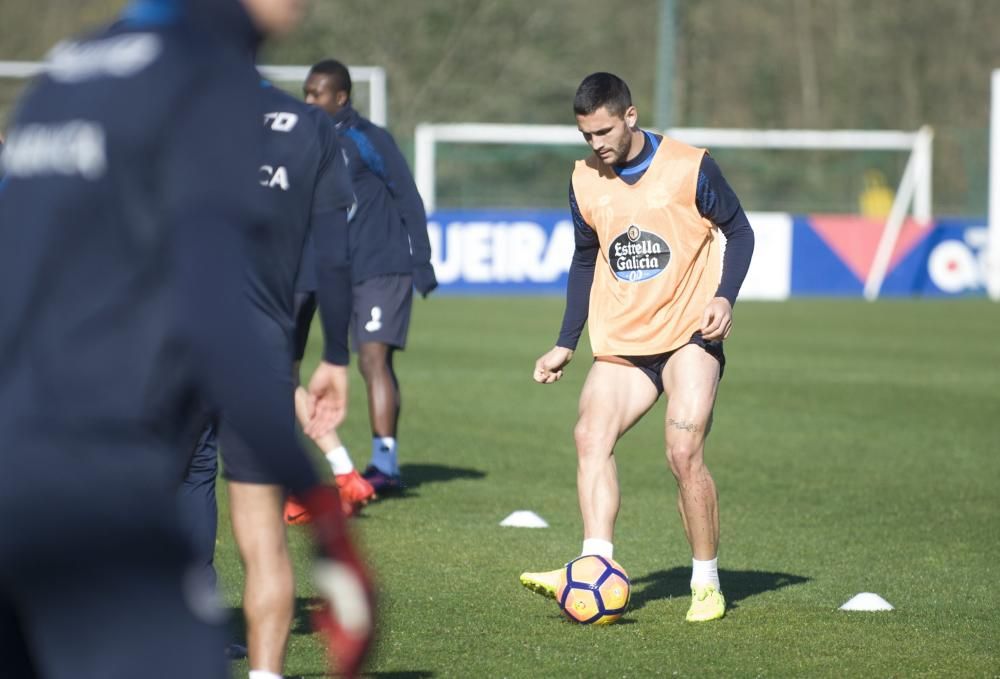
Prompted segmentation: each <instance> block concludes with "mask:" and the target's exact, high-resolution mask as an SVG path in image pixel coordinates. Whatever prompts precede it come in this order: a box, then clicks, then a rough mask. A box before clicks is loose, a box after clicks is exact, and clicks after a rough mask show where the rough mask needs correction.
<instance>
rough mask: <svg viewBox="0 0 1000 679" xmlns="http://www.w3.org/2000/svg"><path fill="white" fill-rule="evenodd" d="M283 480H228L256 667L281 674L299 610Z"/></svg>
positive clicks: (250, 650)
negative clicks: (267, 482) (284, 516)
mask: <svg viewBox="0 0 1000 679" xmlns="http://www.w3.org/2000/svg"><path fill="white" fill-rule="evenodd" d="M283 503H284V496H283V493H282V490H281V488H280V487H279V486H271V485H263V484H255V483H237V482H234V481H230V482H229V509H230V513H231V515H232V522H233V536H234V537H235V538H236V544H237V546H238V547H239V550H240V557H241V558H242V560H243V568H244V571H245V584H244V587H243V614H244V616H245V617H246V624H247V650H248V656H249V667H250V669H251V670H266V671H268V672H274V673H275V674H281V672H282V667H283V666H284V664H285V650H286V648H287V646H288V637H289V634H290V630H291V625H292V617H293V614H294V597H295V575H294V573H293V571H292V562H291V558H290V557H289V553H288V542H287V539H286V535H285V524H284V521H283V519H282V516H281V509H282V505H283Z"/></svg>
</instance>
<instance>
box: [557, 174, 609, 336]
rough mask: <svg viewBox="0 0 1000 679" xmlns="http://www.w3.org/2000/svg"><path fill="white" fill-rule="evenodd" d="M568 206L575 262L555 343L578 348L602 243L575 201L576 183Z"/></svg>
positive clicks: (570, 274) (570, 273)
mask: <svg viewBox="0 0 1000 679" xmlns="http://www.w3.org/2000/svg"><path fill="white" fill-rule="evenodd" d="M569 207H570V212H571V213H572V215H573V240H574V243H575V245H576V247H575V248H574V250H573V261H572V262H571V263H570V266H569V279H568V280H567V282H566V311H565V313H564V314H563V322H562V328H561V329H560V330H559V339H558V340H557V341H556V346H560V347H565V348H567V349H571V350H575V349H576V345H577V343H578V342H579V341H580V335H581V334H583V326H584V324H586V322H587V316H588V315H589V313H590V289H591V287H593V284H594V270H595V267H596V266H597V253H598V251H599V250H600V243H599V241H598V240H597V234H596V233H595V232H594V229H593V227H591V226H590V225H589V224H587V222H586V221H584V219H583V215H582V214H581V213H580V206H579V205H578V204H577V202H576V194H575V192H574V191H573V185H572V184H570V187H569Z"/></svg>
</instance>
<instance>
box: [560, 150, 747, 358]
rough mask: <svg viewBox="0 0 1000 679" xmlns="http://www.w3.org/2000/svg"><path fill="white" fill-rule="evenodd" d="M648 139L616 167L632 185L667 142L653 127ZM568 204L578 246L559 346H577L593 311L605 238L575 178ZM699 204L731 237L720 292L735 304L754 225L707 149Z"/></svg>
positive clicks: (700, 174)
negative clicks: (585, 209)
mask: <svg viewBox="0 0 1000 679" xmlns="http://www.w3.org/2000/svg"><path fill="white" fill-rule="evenodd" d="M644 138H645V141H644V144H643V148H642V150H641V151H640V152H639V154H638V155H637V156H636V157H635V158H633V159H632V160H630V161H629V162H627V163H625V164H623V165H622V166H620V167H616V168H615V171H616V173H617V174H618V177H619V178H620V179H621V180H622V181H624V182H626V183H628V184H635V183H636V182H637V181H639V179H640V178H641V177H642V176H643V174H644V173H645V171H646V169H647V168H648V167H649V164H650V162H651V161H652V158H653V154H654V153H655V152H656V149H657V147H658V146H659V144H660V142H661V141H662V137H661V136H660V135H655V134H652V133H650V132H645V133H644ZM569 205H570V213H571V214H572V216H573V226H574V239H575V249H574V252H573V260H572V262H571V263H570V269H569V280H568V281H567V284H566V311H565V313H564V315H563V322H562V327H561V328H560V330H559V338H558V339H557V340H556V345H557V346H560V347H565V348H567V349H576V345H577V343H578V342H579V341H580V335H581V334H582V333H583V326H584V324H585V323H586V322H587V316H588V315H589V313H590V308H589V305H590V288H591V287H592V286H593V283H594V267H595V266H596V265H597V258H598V254H599V252H600V243H599V242H598V239H597V233H596V232H595V231H594V229H593V227H592V226H590V225H589V224H587V222H586V221H585V220H584V218H583V215H582V214H581V213H580V208H579V206H578V205H577V202H576V195H575V194H574V192H573V184H572V182H570V186H569ZM695 206H696V207H697V209H698V213H699V214H700V215H701V216H702V217H704V218H706V219H708V220H709V221H710V222H712V223H713V224H715V226H717V227H718V228H719V230H720V231H722V233H723V234H724V235H725V236H726V253H725V255H724V256H723V260H722V279H721V280H720V281H719V287H718V290H717V291H716V293H715V296H716V297H724V298H726V299H727V300H728V301H729V303H730V304H731V305H735V304H736V296H737V295H738V294H739V291H740V287H741V286H742V285H743V279H744V278H746V275H747V271H748V270H749V268H750V259H751V257H752V256H753V246H754V235H753V229H751V228H750V221H749V220H748V219H747V216H746V213H745V212H744V211H743V207H742V206H741V205H740V201H739V198H737V197H736V193H735V192H734V191H733V189H732V187H730V186H729V183H728V182H727V181H726V179H725V177H723V176H722V170H720V169H719V166H718V164H717V163H716V162H715V160H714V159H713V158H712V157H711V156H710V155H708V154H707V153H706V154H705V155H704V156H703V158H702V161H701V167H700V168H699V171H698V186H697V189H696V192H695Z"/></svg>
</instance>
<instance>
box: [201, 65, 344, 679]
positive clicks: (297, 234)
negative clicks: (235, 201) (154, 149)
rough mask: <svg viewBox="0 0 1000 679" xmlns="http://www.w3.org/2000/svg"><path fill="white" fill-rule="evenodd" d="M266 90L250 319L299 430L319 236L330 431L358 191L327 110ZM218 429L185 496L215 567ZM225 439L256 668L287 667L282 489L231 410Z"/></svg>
mask: <svg viewBox="0 0 1000 679" xmlns="http://www.w3.org/2000/svg"><path fill="white" fill-rule="evenodd" d="M263 89H264V92H263V94H264V104H265V108H264V112H263V113H262V122H263V126H264V129H265V141H264V156H263V162H262V163H261V164H260V167H259V176H258V183H259V184H260V185H261V186H262V187H263V188H261V189H260V192H261V193H263V194H264V195H265V197H266V200H267V202H268V204H269V205H271V206H272V207H273V208H274V210H273V211H274V212H275V214H276V218H275V219H274V220H273V221H272V222H271V223H269V224H268V225H266V227H262V228H259V229H256V230H255V231H254V237H253V238H252V239H251V241H250V247H249V248H248V255H249V256H248V257H247V259H246V266H245V270H244V275H245V277H246V279H247V282H248V286H247V291H246V293H247V296H248V298H249V300H250V302H251V306H252V308H253V313H252V318H253V320H254V325H255V326H256V327H257V329H258V331H259V332H260V333H261V335H262V336H264V337H267V338H268V346H269V348H270V355H269V356H268V361H267V362H266V363H265V364H261V365H257V366H254V367H253V369H255V370H261V371H264V372H266V374H267V375H268V376H269V378H270V379H271V380H273V381H274V383H275V384H276V388H277V389H279V390H280V391H282V392H284V393H285V394H286V396H287V400H286V401H285V403H284V407H283V408H282V410H281V416H282V418H283V419H284V420H285V422H286V424H287V425H288V426H294V424H293V422H294V412H293V400H292V394H293V389H294V388H295V384H294V383H293V370H292V359H293V351H292V346H293V339H294V322H293V318H292V316H293V304H294V299H293V297H294V288H295V282H296V280H297V278H298V277H299V273H300V272H299V267H300V262H301V261H302V258H303V257H302V255H303V247H304V244H305V242H306V240H307V238H308V237H311V238H312V239H313V240H314V241H315V242H316V243H317V245H318V247H317V249H316V261H314V262H312V261H311V262H310V266H311V267H312V268H313V270H312V271H310V275H311V277H313V278H314V279H315V280H316V281H317V289H318V292H319V295H318V296H319V299H320V309H321V318H322V320H323V328H324V333H323V334H324V337H325V340H326V345H325V351H324V359H323V361H322V362H321V364H320V366H319V367H318V368H317V369H316V372H315V373H314V375H313V377H312V379H311V380H310V392H311V393H310V394H309V395H308V396H307V398H309V399H311V401H310V406H311V412H309V413H308V414H307V415H306V422H305V425H306V426H307V428H308V427H309V426H310V425H311V424H312V425H314V426H319V427H327V428H328V427H331V426H336V425H337V424H339V423H340V421H341V420H342V419H343V415H344V413H345V412H346V393H347V382H348V376H347V363H348V357H349V353H348V347H347V331H348V321H349V314H350V305H351V286H350V269H349V266H348V257H347V217H348V214H349V212H350V211H351V208H352V207H353V204H354V195H353V193H352V191H351V184H350V178H349V176H348V172H347V165H346V163H345V161H344V158H343V153H342V151H341V148H340V144H339V143H338V141H337V135H336V132H335V131H334V129H333V124H332V123H331V122H330V120H329V118H328V117H327V116H326V115H325V114H323V112H322V111H319V110H317V109H315V108H313V107H311V106H307V105H306V104H304V103H302V102H301V101H299V100H297V99H295V98H294V97H292V96H291V95H289V94H287V93H285V92H282V91H281V90H279V89H277V88H275V87H271V86H270V85H268V84H266V83H265V84H264V88H263ZM327 394H329V396H327ZM334 396H336V397H337V398H336V399H335V400H334V401H333V402H330V403H328V401H331V399H332V398H333V397H334ZM327 406H329V407H331V408H333V409H335V410H336V411H337V412H335V413H332V415H328V416H326V417H324V415H323V413H318V414H317V413H316V412H315V411H316V408H317V407H319V408H323V407H327ZM314 420H315V422H314ZM215 432H216V425H215V423H214V422H213V423H212V424H210V425H209V426H208V428H207V430H206V431H205V432H204V433H203V434H202V436H201V438H200V440H199V444H198V446H197V447H196V449H195V453H194V456H193V459H192V465H191V467H190V468H189V472H188V477H187V479H186V480H185V485H184V488H185V491H186V493H185V497H186V498H187V502H186V503H185V504H186V505H188V506H191V514H192V518H193V519H194V520H195V525H201V526H202V528H201V529H200V530H197V531H196V535H197V536H198V538H199V542H200V544H201V547H200V553H201V557H200V558H199V561H200V562H203V563H206V562H207V563H211V561H212V557H213V554H214V551H215V537H216V535H215V533H216V530H215V493H214V485H215V475H216V469H217V456H216V446H215V441H214V439H215ZM220 439H221V450H222V457H223V458H224V460H225V467H224V468H225V476H226V479H227V480H228V482H229V507H230V512H231V515H232V525H233V534H234V535H235V537H236V541H237V545H238V547H239V550H240V555H241V557H242V559H243V562H244V566H245V572H246V580H245V585H244V596H243V602H244V603H243V610H244V614H245V616H246V620H247V639H248V642H249V643H248V646H249V659H250V668H251V671H256V672H271V673H274V674H279V673H280V672H281V670H282V666H283V665H284V655H285V650H286V647H287V642H288V634H289V630H290V625H291V620H292V616H293V613H294V594H295V582H294V577H293V573H292V563H291V557H290V555H289V554H288V545H287V542H286V539H285V527H284V523H283V522H282V518H281V510H282V503H283V500H284V489H283V488H282V487H281V485H280V483H279V482H280V480H279V479H276V478H275V477H274V475H273V474H272V473H271V472H270V470H268V469H267V468H266V467H262V466H261V465H260V464H259V463H258V461H257V459H256V458H255V456H254V455H253V454H252V451H250V450H249V449H248V448H247V446H246V444H245V443H244V442H243V441H242V440H241V438H240V436H239V432H235V431H233V428H232V427H231V426H229V424H228V422H227V421H226V418H225V413H223V417H222V423H221V436H220ZM206 506H207V509H206Z"/></svg>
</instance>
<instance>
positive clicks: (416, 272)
mask: <svg viewBox="0 0 1000 679" xmlns="http://www.w3.org/2000/svg"><path fill="white" fill-rule="evenodd" d="M333 121H334V123H335V124H336V127H337V132H338V133H339V134H340V139H341V143H342V144H343V146H344V150H345V151H346V152H347V159H348V165H349V166H350V168H351V183H352V184H353V185H354V192H355V195H356V196H357V200H358V211H357V214H356V215H355V216H354V218H353V219H352V220H351V225H350V248H351V279H352V281H353V282H354V283H360V282H362V281H364V280H367V279H369V278H372V277H373V276H380V275H384V274H412V275H413V284H414V286H415V287H416V288H417V290H418V291H419V292H420V293H421V294H423V295H426V294H427V293H429V292H430V291H431V290H433V289H434V287H436V286H437V280H436V279H435V277H434V269H433V267H432V266H431V246H430V241H429V240H428V238H427V214H426V213H425V212H424V204H423V201H422V200H421V198H420V194H419V193H418V192H417V186H416V184H415V183H414V181H413V175H411V174H410V169H409V167H408V166H407V164H406V159H405V158H404V157H403V154H402V153H400V151H399V148H398V147H397V146H396V142H395V141H394V140H393V138H392V136H391V135H390V134H389V133H388V132H386V131H385V130H383V129H382V128H381V127H378V126H377V125H374V124H373V123H372V122H371V121H369V120H366V119H365V118H362V117H361V116H360V115H359V114H358V112H357V111H355V110H354V109H353V108H352V107H351V105H350V104H348V105H347V106H346V107H344V108H343V109H341V110H340V111H338V112H337V113H336V114H335V115H334V116H333Z"/></svg>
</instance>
